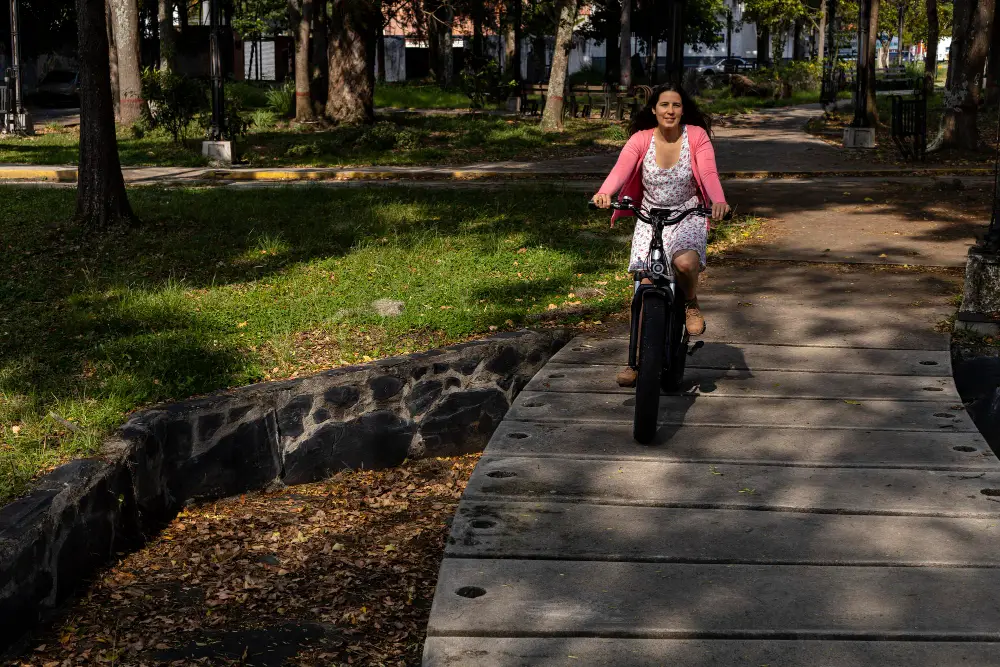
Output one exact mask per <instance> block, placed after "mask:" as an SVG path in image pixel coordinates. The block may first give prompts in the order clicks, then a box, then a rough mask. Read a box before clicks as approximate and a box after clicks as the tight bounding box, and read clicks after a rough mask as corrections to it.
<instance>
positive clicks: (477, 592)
mask: <svg viewBox="0 0 1000 667" xmlns="http://www.w3.org/2000/svg"><path fill="white" fill-rule="evenodd" d="M455 594H456V595H461V596H462V597H463V598H469V599H470V600H471V599H475V598H478V597H482V596H484V595H486V589H485V588H480V587H479V586H462V587H461V588H459V589H458V590H457V591H455Z"/></svg>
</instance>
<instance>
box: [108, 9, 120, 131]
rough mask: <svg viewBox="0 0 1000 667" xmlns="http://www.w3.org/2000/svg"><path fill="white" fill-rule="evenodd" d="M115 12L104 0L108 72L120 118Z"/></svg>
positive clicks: (115, 107) (114, 105) (112, 97)
mask: <svg viewBox="0 0 1000 667" xmlns="http://www.w3.org/2000/svg"><path fill="white" fill-rule="evenodd" d="M113 14H114V10H112V9H111V4H110V2H109V1H108V0H104V18H105V21H104V23H105V27H106V28H107V33H108V71H109V74H110V75H111V100H112V106H113V107H114V112H115V118H116V119H117V118H118V117H119V112H120V110H119V108H118V101H119V100H120V99H121V89H120V88H119V87H118V48H117V47H116V46H115V20H114V16H113Z"/></svg>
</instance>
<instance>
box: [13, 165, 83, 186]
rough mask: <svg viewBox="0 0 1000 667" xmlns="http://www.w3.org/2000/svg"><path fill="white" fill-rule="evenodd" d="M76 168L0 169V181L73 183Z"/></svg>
mask: <svg viewBox="0 0 1000 667" xmlns="http://www.w3.org/2000/svg"><path fill="white" fill-rule="evenodd" d="M76 176H77V174H76V167H38V168H34V167H0V181H55V182H58V183H69V182H72V183H75V182H76Z"/></svg>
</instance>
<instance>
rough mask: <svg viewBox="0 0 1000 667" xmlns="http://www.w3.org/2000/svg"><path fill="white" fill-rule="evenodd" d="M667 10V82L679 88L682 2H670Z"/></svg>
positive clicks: (682, 51) (682, 65)
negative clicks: (668, 22)
mask: <svg viewBox="0 0 1000 667" xmlns="http://www.w3.org/2000/svg"><path fill="white" fill-rule="evenodd" d="M669 8H670V10H669V12H670V13H669V21H670V39H669V41H668V42H667V81H669V82H670V83H673V84H675V85H678V86H679V85H681V80H682V79H683V78H684V0H670V4H669ZM654 62H655V60H654Z"/></svg>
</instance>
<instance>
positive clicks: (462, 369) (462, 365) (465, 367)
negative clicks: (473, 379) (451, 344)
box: [455, 359, 479, 375]
mask: <svg viewBox="0 0 1000 667" xmlns="http://www.w3.org/2000/svg"><path fill="white" fill-rule="evenodd" d="M477 368H479V359H462V360H461V361H460V362H458V363H457V364H455V370H457V371H458V372H459V373H461V374H462V375H472V374H473V373H475V372H476V369H477Z"/></svg>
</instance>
